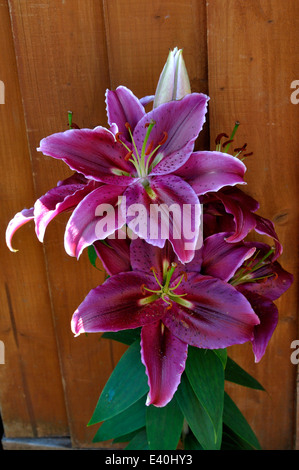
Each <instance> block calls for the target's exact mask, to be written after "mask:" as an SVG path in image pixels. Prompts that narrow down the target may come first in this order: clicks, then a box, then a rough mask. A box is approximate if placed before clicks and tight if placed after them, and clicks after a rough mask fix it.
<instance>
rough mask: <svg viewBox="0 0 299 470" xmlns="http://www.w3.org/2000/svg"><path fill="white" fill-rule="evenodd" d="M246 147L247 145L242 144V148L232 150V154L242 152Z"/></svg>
mask: <svg viewBox="0 0 299 470" xmlns="http://www.w3.org/2000/svg"><path fill="white" fill-rule="evenodd" d="M246 147H247V144H244V145H243V147H238V148H236V149H234V152H239V153H240V152H244V150H245V149H246Z"/></svg>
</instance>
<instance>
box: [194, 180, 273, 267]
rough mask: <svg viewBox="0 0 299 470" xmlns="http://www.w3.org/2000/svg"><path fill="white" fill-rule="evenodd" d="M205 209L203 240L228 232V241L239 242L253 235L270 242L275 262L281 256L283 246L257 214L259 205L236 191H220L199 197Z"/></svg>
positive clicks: (265, 220) (241, 192) (228, 189)
mask: <svg viewBox="0 0 299 470" xmlns="http://www.w3.org/2000/svg"><path fill="white" fill-rule="evenodd" d="M200 200H201V202H202V203H203V205H204V216H203V219H204V226H205V234H204V235H205V236H209V235H211V234H213V233H216V232H231V234H230V235H229V237H228V239H227V241H228V242H231V243H234V242H239V241H242V240H244V239H245V238H246V236H247V235H248V234H249V232H251V230H255V232H257V233H259V234H261V235H266V236H268V237H270V238H272V239H273V241H274V244H275V254H274V260H275V259H277V258H278V257H279V256H280V255H281V254H282V245H281V243H280V241H279V239H278V235H277V233H276V231H275V227H274V224H273V222H272V221H271V220H269V219H266V218H265V217H262V216H260V215H259V214H256V211H257V210H258V209H259V203H258V202H257V201H256V200H255V199H254V198H252V197H251V196H249V195H248V194H246V193H244V191H242V190H241V189H240V188H237V187H227V188H226V187H222V188H219V190H218V191H217V192H211V193H208V194H204V195H202V196H201V197H200Z"/></svg>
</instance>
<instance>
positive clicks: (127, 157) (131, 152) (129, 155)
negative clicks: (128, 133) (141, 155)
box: [125, 150, 133, 162]
mask: <svg viewBox="0 0 299 470" xmlns="http://www.w3.org/2000/svg"><path fill="white" fill-rule="evenodd" d="M132 155H133V150H130V152H128V153H127V155H126V156H125V161H126V162H127V161H129V160H130V158H131V157H132Z"/></svg>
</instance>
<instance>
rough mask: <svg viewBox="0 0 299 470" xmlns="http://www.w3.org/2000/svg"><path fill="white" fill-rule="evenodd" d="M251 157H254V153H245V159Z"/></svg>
mask: <svg viewBox="0 0 299 470" xmlns="http://www.w3.org/2000/svg"><path fill="white" fill-rule="evenodd" d="M250 155H253V152H249V153H244V155H243V157H250Z"/></svg>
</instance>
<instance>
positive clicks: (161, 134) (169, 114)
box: [133, 93, 209, 175]
mask: <svg viewBox="0 0 299 470" xmlns="http://www.w3.org/2000/svg"><path fill="white" fill-rule="evenodd" d="M208 99H209V98H208V97H207V96H206V95H203V94H199V93H192V94H189V95H186V96H185V97H184V98H183V99H182V100H180V101H170V102H169V103H164V104H161V105H160V106H158V107H157V108H155V109H154V110H153V111H150V112H149V113H147V114H146V115H145V116H144V117H143V118H142V119H141V120H140V121H139V122H138V124H137V126H136V127H135V130H134V132H133V137H134V140H135V142H136V145H137V149H138V151H139V154H141V150H142V146H143V142H144V139H145V136H146V132H147V127H146V125H147V124H148V123H150V122H155V125H154V126H153V128H152V130H151V133H150V137H149V144H150V142H152V149H155V148H156V146H157V145H158V144H159V143H160V142H162V141H163V139H164V138H165V136H167V139H166V141H165V143H163V144H162V145H161V147H160V148H159V149H158V151H157V152H156V154H155V155H153V157H152V158H151V160H150V164H149V166H151V165H152V163H153V162H154V161H155V162H156V165H155V166H154V168H153V169H152V171H151V173H152V174H153V175H154V174H155V175H164V174H168V173H171V172H173V171H175V170H177V169H178V168H179V167H180V166H182V165H183V164H184V163H185V162H186V161H187V160H188V158H189V156H190V154H191V153H192V151H193V147H194V142H195V140H196V138H197V136H198V134H199V132H200V131H201V129H202V127H203V124H204V122H205V115H206V111H207V102H208ZM148 158H149V157H148ZM157 162H159V163H157Z"/></svg>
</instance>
